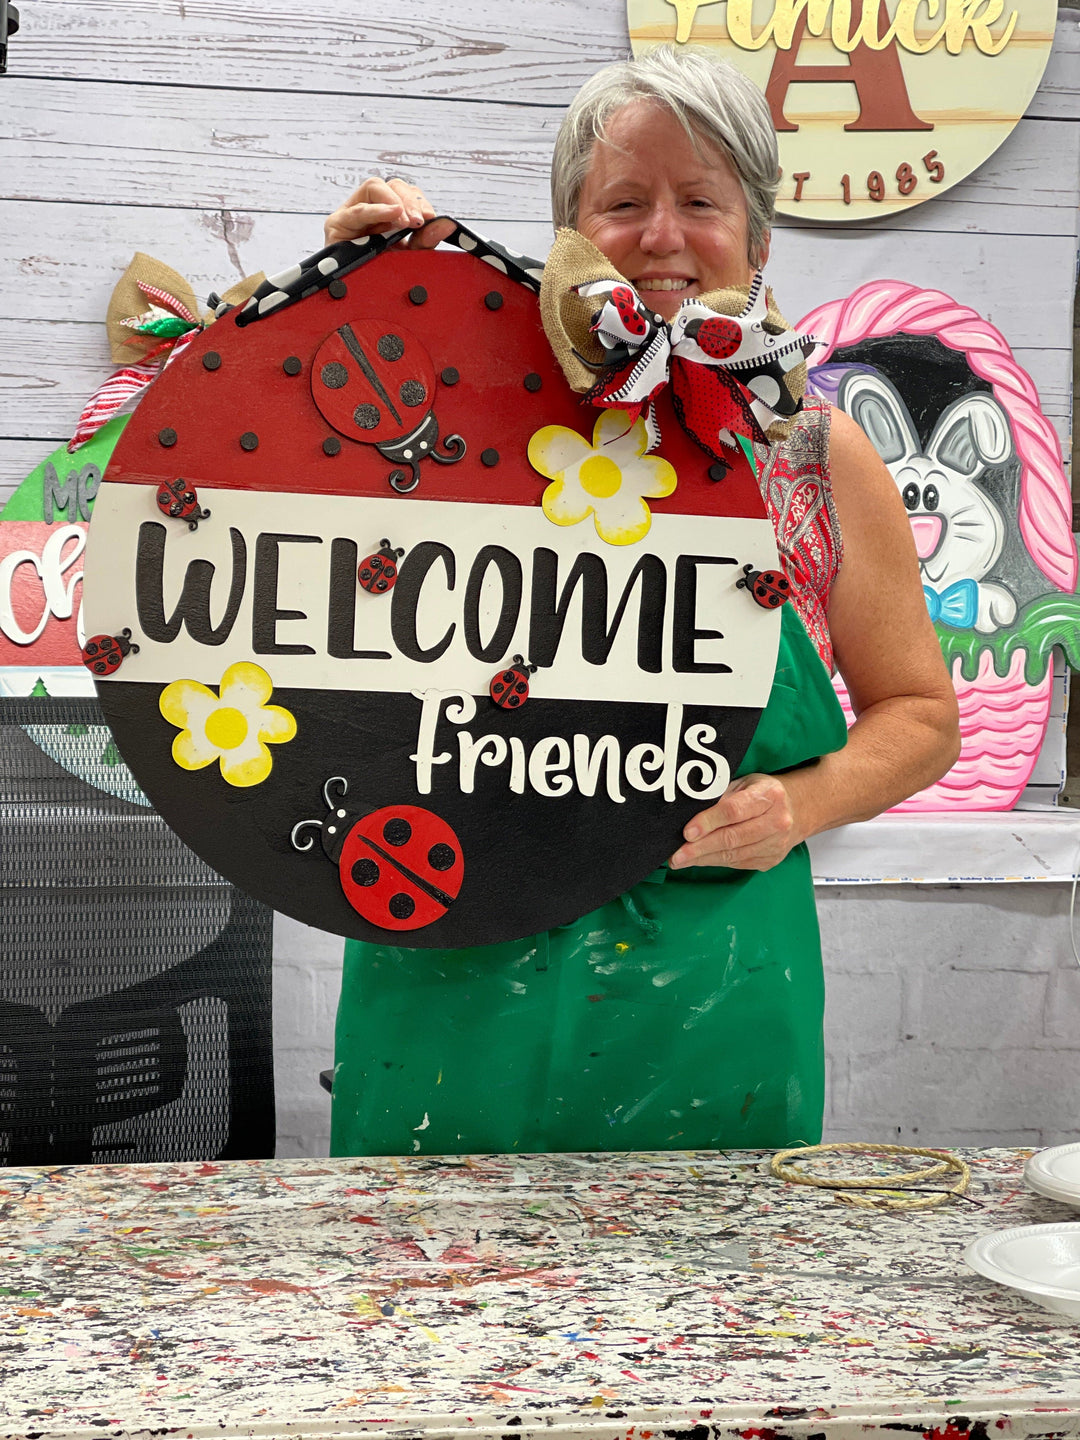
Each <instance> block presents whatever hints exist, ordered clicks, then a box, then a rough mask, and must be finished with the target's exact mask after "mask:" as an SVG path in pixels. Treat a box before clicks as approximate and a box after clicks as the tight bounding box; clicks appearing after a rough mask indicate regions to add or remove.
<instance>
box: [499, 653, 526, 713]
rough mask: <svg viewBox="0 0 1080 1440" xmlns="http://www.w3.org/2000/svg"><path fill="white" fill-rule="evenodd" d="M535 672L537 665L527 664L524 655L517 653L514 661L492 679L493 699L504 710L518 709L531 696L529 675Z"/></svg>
mask: <svg viewBox="0 0 1080 1440" xmlns="http://www.w3.org/2000/svg"><path fill="white" fill-rule="evenodd" d="M535 673H536V666H535V665H527V664H526V663H525V659H524V656H521V655H515V656H514V659H513V662H512V663H511V664H510V665H508V666H507V667H506V669H505V670H500V671H499V673H498V674H497V675H496V676H495V678H494V680H492V682H491V686H490V689H491V698H492V700H494V701H495V704H496V705H498V706H499V708H500V709H502V710H517V709H518V708H519V707H520V706H522V705H524V704H525V701H526V700H528V698H529V676H530V675H534V674H535Z"/></svg>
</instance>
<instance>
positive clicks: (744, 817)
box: [671, 775, 805, 870]
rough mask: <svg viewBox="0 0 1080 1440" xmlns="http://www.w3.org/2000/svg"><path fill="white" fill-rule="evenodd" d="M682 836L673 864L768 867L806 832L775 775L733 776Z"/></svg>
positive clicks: (785, 786) (672, 858) (734, 867)
mask: <svg viewBox="0 0 1080 1440" xmlns="http://www.w3.org/2000/svg"><path fill="white" fill-rule="evenodd" d="M683 836H684V838H685V839H686V841H687V843H686V844H685V845H683V846H682V847H681V848H680V849H678V850H676V852H675V854H674V855H673V856H672V857H671V865H672V868H673V869H676V870H679V869H682V868H683V866H686V865H728V866H730V867H731V868H732V869H735V870H771V869H772V867H773V866H774V865H779V864H780V861H781V860H783V859H784V857H785V856H786V855H787V853H788V851H789V850H791V849H792V848H793V847H794V846H795V845H797V844H798V843H799V841H800V840H802V839H804V838H805V837H804V836H803V835H801V834H800V833H799V828H798V825H797V823H796V820H795V814H794V804H793V796H792V794H791V793H790V790H789V787H788V786H787V785H786V784H785V783H784V780H782V779H781V778H780V777H779V776H778V775H743V776H742V777H741V779H739V780H733V781H732V783H731V784H730V785H729V786H728V788H727V789H726V790H725V791H724V793H723V795H721V796H720V799H719V800H717V802H716V804H715V805H710V807H709V808H708V810H702V812H701V813H700V814H699V815H695V816H694V818H693V819H692V820H691V821H690V822H689V824H688V825H687V826H686V827H685V828H684V830H683Z"/></svg>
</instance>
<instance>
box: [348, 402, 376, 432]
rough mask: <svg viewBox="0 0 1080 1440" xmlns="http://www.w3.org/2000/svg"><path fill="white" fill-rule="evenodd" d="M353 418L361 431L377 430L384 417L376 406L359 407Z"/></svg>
mask: <svg viewBox="0 0 1080 1440" xmlns="http://www.w3.org/2000/svg"><path fill="white" fill-rule="evenodd" d="M352 418H353V419H354V420H355V421H356V423H357V425H359V426H360V429H361V430H377V429H378V428H379V421H380V420H381V419H382V416H381V415H380V414H379V412H378V409H377V408H376V407H375V406H374V405H357V407H356V409H355V410H354V411H353V417H352Z"/></svg>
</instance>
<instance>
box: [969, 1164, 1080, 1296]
mask: <svg viewBox="0 0 1080 1440" xmlns="http://www.w3.org/2000/svg"><path fill="white" fill-rule="evenodd" d="M1024 1179H1025V1180H1026V1181H1027V1183H1028V1185H1029V1186H1030V1187H1031V1189H1032V1190H1035V1191H1037V1192H1038V1194H1040V1195H1045V1196H1047V1198H1048V1199H1050V1200H1060V1201H1061V1202H1062V1203H1063V1204H1065V1205H1074V1206H1078V1207H1080V1144H1076V1145H1058V1146H1055V1148H1054V1149H1053V1150H1043V1151H1041V1152H1040V1153H1039V1154H1038V1155H1033V1156H1032V1157H1031V1159H1030V1160H1029V1161H1028V1162H1027V1164H1026V1165H1025V1166H1024ZM964 1259H965V1260H966V1261H967V1263H968V1264H969V1265H970V1266H971V1268H972V1269H973V1270H974V1271H976V1272H977V1273H978V1274H979V1275H985V1276H986V1278H987V1279H988V1280H995V1281H997V1283H998V1284H999V1285H1008V1286H1009V1288H1010V1289H1012V1290H1018V1291H1019V1292H1020V1294H1021V1295H1025V1296H1026V1297H1027V1298H1028V1299H1029V1300H1034V1301H1035V1302H1036V1303H1037V1304H1039V1305H1042V1306H1043V1307H1044V1308H1045V1309H1047V1310H1052V1311H1054V1313H1055V1314H1058V1315H1068V1316H1069V1317H1070V1319H1074V1320H1080V1222H1077V1221H1062V1222H1060V1223H1057V1224H1052V1225H1019V1226H1016V1227H1015V1228H1014V1229H1011V1230H997V1231H995V1232H994V1233H993V1234H991V1235H983V1236H981V1237H980V1238H979V1239H978V1240H973V1241H972V1243H971V1244H970V1245H969V1246H968V1247H967V1249H966V1250H965V1251H964Z"/></svg>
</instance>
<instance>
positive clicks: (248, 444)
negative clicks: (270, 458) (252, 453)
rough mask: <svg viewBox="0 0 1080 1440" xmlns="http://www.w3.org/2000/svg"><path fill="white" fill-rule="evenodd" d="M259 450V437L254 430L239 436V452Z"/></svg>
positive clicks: (246, 431)
mask: <svg viewBox="0 0 1080 1440" xmlns="http://www.w3.org/2000/svg"><path fill="white" fill-rule="evenodd" d="M258 448H259V437H258V436H257V435H256V434H255V431H254V430H245V431H244V433H243V435H241V436H240V449H241V450H257V449H258Z"/></svg>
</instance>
